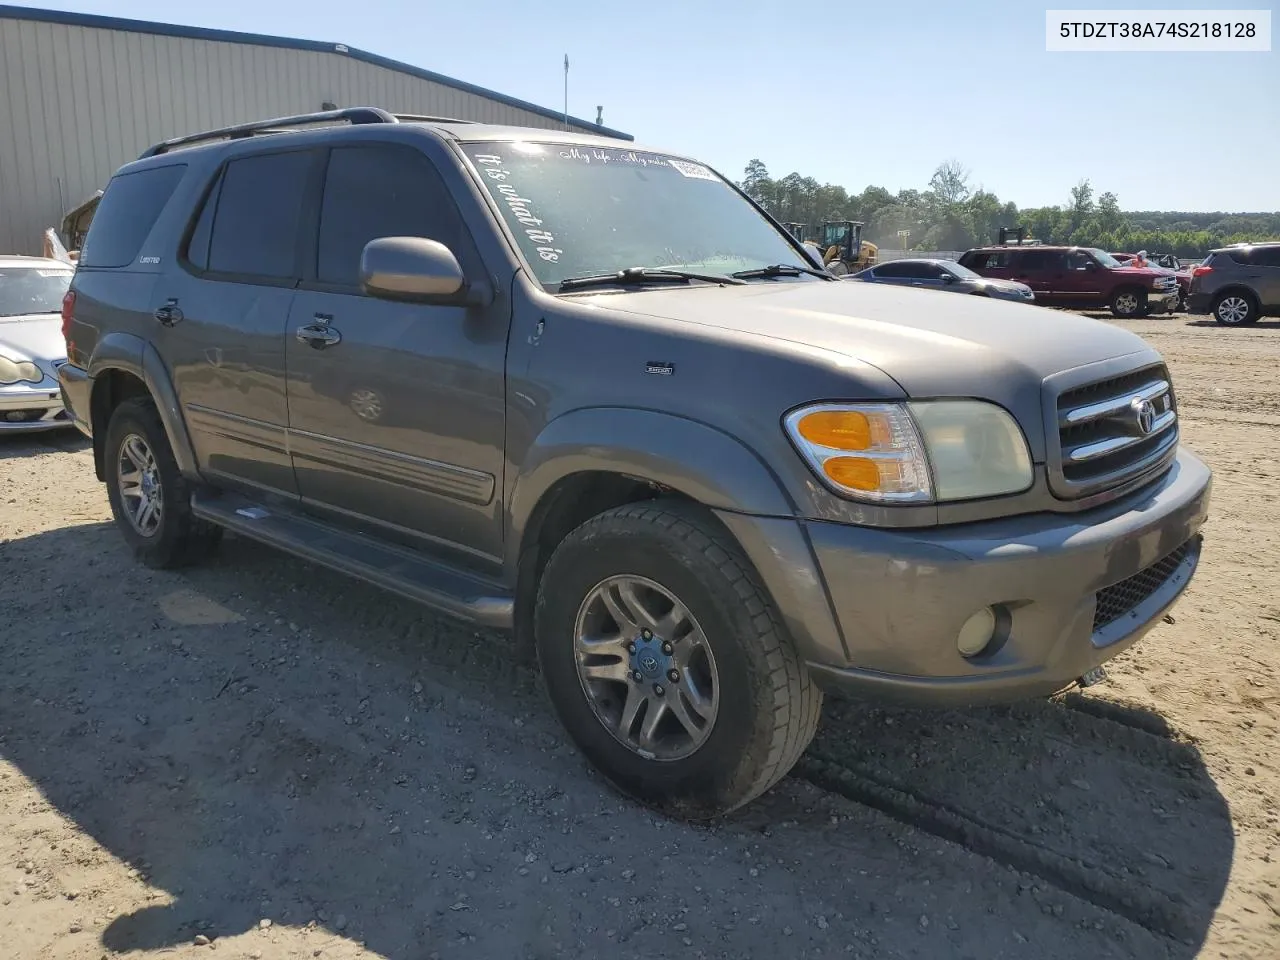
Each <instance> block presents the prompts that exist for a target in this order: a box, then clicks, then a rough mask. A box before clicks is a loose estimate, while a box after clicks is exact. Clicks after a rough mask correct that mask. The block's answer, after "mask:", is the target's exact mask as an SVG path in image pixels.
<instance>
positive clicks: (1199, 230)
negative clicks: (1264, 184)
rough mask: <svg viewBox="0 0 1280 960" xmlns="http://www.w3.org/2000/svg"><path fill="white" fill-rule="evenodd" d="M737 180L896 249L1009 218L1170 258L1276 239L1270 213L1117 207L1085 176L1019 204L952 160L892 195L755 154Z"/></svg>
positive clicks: (764, 197)
mask: <svg viewBox="0 0 1280 960" xmlns="http://www.w3.org/2000/svg"><path fill="white" fill-rule="evenodd" d="M739 186H741V187H742V189H743V190H744V191H745V192H746V193H747V194H748V195H749V196H750V197H751V198H752V199H754V200H755V201H756V202H758V203H760V204H761V205H762V206H763V207H764V208H765V209H766V210H768V211H769V213H770V214H772V215H773V216H774V217H775V218H777V219H778V220H780V221H782V222H784V223H803V224H804V225H805V227H806V233H805V236H807V237H816V236H818V234H819V232H820V230H821V227H822V223H823V221H827V220H860V221H862V222H863V223H865V224H866V226H865V227H864V228H863V238H864V239H867V240H870V241H871V242H873V243H875V244H878V245H879V246H882V247H886V248H889V249H902V248H903V247H904V243H903V240H902V238H901V237H900V235H899V232H900V231H904V230H905V231H907V237H906V241H905V248H906V249H910V250H966V249H968V248H969V247H974V246H980V245H982V244H984V243H995V242H996V241H997V240H998V239H999V231H1000V228H1001V227H1017V226H1022V227H1025V228H1026V229H1027V235H1028V236H1029V237H1034V238H1035V239H1037V240H1040V241H1041V242H1043V243H1058V244H1075V245H1077V246H1091V247H1101V248H1103V249H1104V250H1114V251H1117V252H1119V251H1129V252H1136V251H1138V250H1147V251H1149V252H1151V253H1172V254H1174V255H1176V256H1179V257H1201V256H1204V255H1205V253H1206V252H1208V251H1209V250H1210V249H1212V248H1213V247H1219V246H1222V245H1224V244H1228V243H1241V242H1259V241H1263V240H1280V212H1273V213H1184V212H1179V211H1137V212H1125V211H1122V210H1121V209H1120V203H1119V200H1118V199H1117V197H1116V195H1115V194H1114V193H1110V192H1105V193H1102V194H1099V195H1096V196H1095V194H1094V189H1093V185H1092V184H1091V183H1090V182H1089V181H1088V180H1081V181H1080V182H1079V183H1078V184H1076V185H1075V186H1074V187H1072V188H1071V192H1070V199H1069V200H1068V202H1067V203H1065V204H1062V205H1061V206H1050V207H1027V208H1024V209H1021V210H1020V209H1019V208H1018V206H1017V204H1015V203H1011V202H1001V200H1000V198H999V197H997V196H996V195H995V194H994V193H991V192H990V191H988V190H985V189H983V188H981V187H978V188H974V187H973V186H972V185H971V184H970V177H969V171H968V170H967V169H966V168H965V167H963V166H962V165H961V164H960V163H959V162H957V161H955V160H948V161H946V162H944V163H942V164H940V165H939V166H938V168H937V170H935V171H934V174H933V176H932V177H931V178H930V179H929V185H928V187H927V189H925V190H899V191H898V192H897V193H896V194H893V193H890V192H889V191H888V190H886V189H885V188H884V187H875V186H870V187H867V188H866V189H865V190H863V191H862V192H861V193H849V192H848V191H847V190H846V189H845V188H844V187H841V186H837V185H835V184H830V183H827V184H819V183H818V181H817V180H815V179H814V178H813V177H804V176H801V175H800V174H799V173H789V174H787V175H786V176H785V177H780V178H778V179H774V178H773V177H771V176H770V175H769V171H768V168H766V167H765V165H764V163H763V162H762V161H760V160H752V161H751V162H750V163H749V164H747V167H746V170H745V171H744V175H743V179H742V181H741V182H740V183H739Z"/></svg>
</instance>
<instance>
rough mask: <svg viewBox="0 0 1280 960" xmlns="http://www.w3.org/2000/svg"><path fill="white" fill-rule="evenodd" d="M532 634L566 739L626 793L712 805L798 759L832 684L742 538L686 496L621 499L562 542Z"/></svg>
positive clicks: (695, 815)
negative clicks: (789, 625)
mask: <svg viewBox="0 0 1280 960" xmlns="http://www.w3.org/2000/svg"><path fill="white" fill-rule="evenodd" d="M535 635H536V641H537V649H538V659H539V662H540V664H541V667H542V672H543V677H544V680H545V683H546V687H547V692H548V695H549V696H550V698H551V701H552V704H553V706H554V707H555V710H556V713H557V714H558V716H559V718H560V720H561V722H562V723H563V724H564V726H565V729H566V730H567V731H568V733H569V735H570V737H572V739H573V740H574V742H575V743H576V744H577V745H578V747H579V748H580V749H581V750H582V751H583V752H584V753H585V754H586V755H587V757H588V759H589V760H590V761H591V762H592V763H593V764H594V765H595V766H596V768H597V769H599V770H600V771H601V773H603V775H604V776H605V777H606V778H607V779H608V780H609V781H610V782H611V783H613V784H614V785H615V786H617V787H618V788H619V789H620V790H622V791H623V792H624V793H627V794H628V795H630V796H632V797H635V798H636V799H638V800H640V801H641V802H644V803H648V804H650V805H652V806H655V807H657V808H659V809H661V810H664V811H666V812H668V813H671V814H674V815H677V816H682V817H686V818H690V819H706V818H710V817H715V816H718V815H721V814H724V813H728V812H729V811H731V810H733V809H735V808H736V807H739V806H741V805H743V804H745V803H747V802H749V801H750V800H752V799H754V798H755V797H757V796H759V795H760V794H761V793H763V792H764V791H765V790H767V789H768V788H769V787H771V786H772V785H773V784H774V783H776V782H777V781H778V780H779V779H780V778H781V777H782V776H783V775H784V774H786V772H787V771H788V770H789V769H790V768H791V767H792V766H793V765H794V764H795V762H796V760H797V759H799V757H800V754H801V753H802V752H803V750H804V748H805V747H806V746H807V745H808V743H809V741H810V740H811V739H812V737H813V733H814V730H815V729H816V727H817V722H818V714H819V711H820V709H821V704H822V695H821V693H820V691H819V690H818V688H817V687H816V686H815V685H814V684H813V682H812V679H811V678H810V677H809V674H808V671H807V669H806V667H805V665H804V663H803V661H802V660H801V659H800V657H799V656H798V655H797V653H796V651H795V648H794V647H793V646H792V644H791V642H790V640H789V638H787V637H786V636H785V633H784V630H783V627H782V625H781V623H780V622H779V620H778V617H777V614H776V613H775V612H774V609H773V606H772V603H771V602H770V601H769V599H768V597H767V596H766V595H765V593H764V590H763V588H762V587H761V586H760V584H759V583H758V582H757V581H756V579H755V576H754V574H753V573H751V572H750V569H749V564H748V563H747V561H746V559H745V557H743V556H742V554H741V552H740V551H739V549H738V547H737V545H736V544H735V543H733V541H732V540H731V539H730V538H729V537H728V536H727V534H725V533H724V532H723V531H721V530H720V529H719V528H718V527H717V526H716V525H715V524H714V522H712V521H711V520H710V519H709V518H707V517H706V516H704V515H702V514H701V513H700V512H698V511H697V510H695V509H691V508H690V507H688V506H687V505H685V504H682V503H675V502H662V501H658V502H652V503H642V504H633V505H630V506H625V507H619V508H617V509H615V510H610V511H608V512H606V513H603V514H601V515H600V516H597V517H595V518H593V519H591V520H589V521H587V522H586V523H585V524H583V525H582V526H580V527H579V528H578V529H576V530H575V531H573V532H572V533H570V534H569V536H568V537H566V538H565V540H564V541H563V542H562V543H561V544H560V545H559V546H558V547H557V548H556V550H555V553H554V554H553V555H552V557H551V560H550V562H549V563H548V564H547V569H546V571H545V573H544V575H543V577H542V581H541V583H540V584H539V592H538V603H537V610H536V626H535Z"/></svg>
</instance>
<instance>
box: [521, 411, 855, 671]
mask: <svg viewBox="0 0 1280 960" xmlns="http://www.w3.org/2000/svg"><path fill="white" fill-rule="evenodd" d="M587 471H603V472H607V473H618V474H625V475H628V476H633V477H637V478H639V479H642V480H649V481H653V482H655V483H660V484H662V485H664V486H667V487H670V488H672V489H674V490H677V491H679V492H680V493H682V494H684V495H686V496H688V497H691V498H692V499H694V500H696V501H698V502H700V503H701V504H703V505H704V506H706V507H708V508H710V509H711V510H712V511H713V512H714V513H715V514H716V515H717V516H718V517H719V519H720V521H721V522H722V523H724V524H725V526H726V527H727V528H728V530H729V532H730V535H731V536H733V537H734V538H735V539H736V540H737V541H738V545H739V546H740V547H741V548H742V550H743V552H744V553H745V554H746V555H747V557H748V559H749V560H750V561H751V562H752V563H753V564H754V565H755V567H756V570H757V572H758V573H759V575H760V577H761V579H762V580H763V581H764V584H765V587H766V589H767V590H768V591H769V593H770V594H771V595H772V596H773V599H774V602H775V603H776V604H777V605H778V609H779V612H780V613H781V614H782V617H783V619H784V621H785V622H786V623H787V625H788V628H789V629H790V631H791V635H792V637H793V639H794V640H795V641H796V643H797V645H798V647H799V649H800V650H801V653H802V654H803V655H804V656H805V657H806V658H807V659H811V660H819V661H822V662H830V663H840V662H844V661H845V660H847V658H848V654H847V650H846V648H845V644H844V640H843V638H842V636H841V634H840V630H839V627H838V626H837V625H836V622H835V620H834V617H833V614H832V609H831V605H830V599H829V598H828V596H827V594H826V588H825V586H824V583H823V580H822V578H821V576H820V575H819V574H818V571H817V566H816V560H815V558H814V555H813V552H812V549H811V547H810V545H809V541H808V537H807V536H806V535H805V533H804V530H803V526H802V525H801V523H800V522H799V521H798V520H797V519H796V517H797V511H796V507H795V503H794V501H793V500H792V499H791V497H790V496H788V494H787V492H786V489H785V488H784V487H783V485H782V482H781V481H780V480H779V479H778V477H777V476H776V475H775V474H774V472H773V471H772V470H771V469H770V468H769V466H768V465H767V464H766V463H765V462H764V461H763V460H762V459H761V458H760V457H759V456H757V455H756V453H755V452H754V451H753V450H751V449H750V448H749V447H747V446H746V445H745V444H744V443H742V442H741V441H740V440H738V439H737V438H735V437H733V436H731V435H730V434H728V433H725V432H724V431H722V430H719V429H717V428H715V427H711V426H708V425H707V424H704V423H701V422H699V421H697V420H689V419H686V418H684V417H679V416H675V415H673V414H667V413H659V412H657V411H652V410H639V409H632V408H623V407H588V408H583V409H579V410H574V411H572V412H570V413H567V414H564V415H563V416H561V417H558V418H556V419H555V420H553V421H551V422H550V423H549V424H547V425H546V426H545V427H544V428H543V430H542V432H541V433H540V434H539V435H538V436H537V438H536V439H535V440H534V442H533V444H532V445H531V446H530V447H529V449H528V450H527V451H526V453H525V456H524V465H523V469H522V470H521V471H520V473H519V475H518V476H517V477H516V479H515V481H514V488H513V489H512V490H511V494H510V504H511V506H510V512H509V514H508V516H509V522H510V528H509V529H510V531H511V533H510V536H509V537H508V539H507V564H508V568H507V569H508V570H512V571H515V570H516V569H517V568H518V558H519V551H520V550H521V548H522V544H523V540H524V534H525V530H526V529H527V527H528V524H529V520H530V517H531V516H532V515H533V512H534V509H535V508H536V506H537V504H538V503H539V501H540V500H541V499H542V497H543V495H544V494H546V492H547V491H548V490H550V489H551V488H552V487H553V486H554V485H555V484H556V483H557V482H559V481H560V480H562V479H564V478H565V477H568V476H570V475H572V474H575V473H582V472H587Z"/></svg>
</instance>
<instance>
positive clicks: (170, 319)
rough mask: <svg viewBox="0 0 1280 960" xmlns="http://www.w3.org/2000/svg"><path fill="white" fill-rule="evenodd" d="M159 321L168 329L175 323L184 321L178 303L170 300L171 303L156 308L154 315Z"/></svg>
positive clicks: (172, 299)
mask: <svg viewBox="0 0 1280 960" xmlns="http://www.w3.org/2000/svg"><path fill="white" fill-rule="evenodd" d="M152 316H153V317H155V318H156V319H157V320H159V321H160V322H161V323H163V324H164V325H165V326H166V327H172V326H173V325H174V324H175V323H177V322H178V321H180V320H181V319H182V311H181V310H180V309H179V308H178V301H177V299H175V298H170V300H169V302H168V303H166V304H165V305H164V306H162V307H156V310H155V313H153V314H152Z"/></svg>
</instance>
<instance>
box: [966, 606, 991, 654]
mask: <svg viewBox="0 0 1280 960" xmlns="http://www.w3.org/2000/svg"><path fill="white" fill-rule="evenodd" d="M995 632H996V613H995V611H994V610H992V609H991V608H990V607H983V608H982V609H981V610H979V611H978V612H977V613H975V614H974V615H973V616H972V617H970V618H969V619H968V620H966V621H965V622H964V626H963V627H961V628H960V632H959V633H958V634H956V649H957V650H959V651H960V656H962V657H976V656H977V655H978V654H980V653H981V652H982V651H983V650H985V649H987V647H988V646H990V645H991V638H992V637H993V636H994V635H995Z"/></svg>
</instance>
